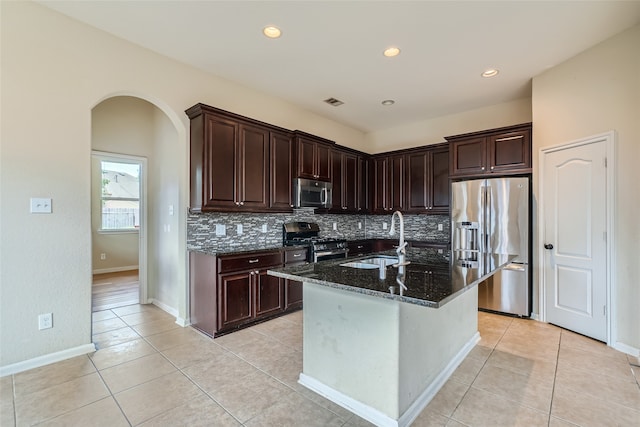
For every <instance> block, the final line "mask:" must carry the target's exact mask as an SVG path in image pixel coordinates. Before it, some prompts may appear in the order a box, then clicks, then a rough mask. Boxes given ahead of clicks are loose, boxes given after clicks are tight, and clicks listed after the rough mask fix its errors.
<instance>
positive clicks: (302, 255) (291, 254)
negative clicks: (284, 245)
mask: <svg viewBox="0 0 640 427" xmlns="http://www.w3.org/2000/svg"><path fill="white" fill-rule="evenodd" d="M308 253H309V250H308V249H307V248H300V249H289V250H285V251H284V263H285V264H294V263H297V262H303V261H307V254H308Z"/></svg>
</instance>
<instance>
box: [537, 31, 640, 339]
mask: <svg viewBox="0 0 640 427" xmlns="http://www.w3.org/2000/svg"><path fill="white" fill-rule="evenodd" d="M532 100H533V134H534V137H533V144H534V146H533V153H534V156H533V159H534V177H535V180H534V197H535V198H536V201H537V200H538V195H539V189H538V184H539V182H538V174H539V164H538V162H539V159H538V156H539V152H540V149H542V148H544V147H550V146H555V145H561V144H563V143H567V142H571V141H574V140H577V139H582V138H585V137H589V136H591V135H596V134H601V133H604V132H607V131H610V130H614V131H615V132H616V134H617V160H616V164H614V165H611V166H612V167H614V168H615V170H616V174H615V175H616V180H617V191H616V194H615V198H616V202H615V207H614V211H615V222H616V230H615V236H614V239H615V240H614V241H615V246H614V251H615V252H614V265H613V272H614V275H615V283H614V286H615V289H616V295H615V296H614V304H615V305H616V317H615V319H614V320H615V324H616V325H617V337H616V336H614V339H615V340H616V342H618V343H622V344H623V345H626V346H630V347H633V348H635V349H636V351H637V350H638V349H640V326H639V325H640V309H639V307H640V281H639V280H638V266H639V265H640V255H639V252H638V250H639V248H640V245H639V244H638V242H640V226H639V225H638V213H639V212H640V191H639V190H638V185H639V184H640V25H636V26H635V27H633V28H632V29H630V30H627V31H625V32H623V33H621V34H619V35H617V36H615V37H612V38H611V39H609V40H606V41H605V42H603V43H601V44H599V45H596V46H594V47H592V48H590V49H588V50H587V51H585V52H583V53H581V54H579V55H577V56H575V57H574V58H572V59H570V60H568V61H566V62H564V63H562V64H560V65H558V66H556V67H554V68H552V69H550V70H548V71H546V72H545V73H543V74H541V75H539V76H537V77H535V78H534V79H533V94H532ZM535 220H536V223H537V218H536V219H535ZM536 223H534V230H536V228H537V227H536V226H535V224H536ZM534 234H535V233H534ZM539 245H540V242H537V241H536V243H535V246H534V247H539ZM534 257H535V264H536V267H537V265H538V264H539V260H538V257H537V252H535V251H534ZM614 344H615V343H614Z"/></svg>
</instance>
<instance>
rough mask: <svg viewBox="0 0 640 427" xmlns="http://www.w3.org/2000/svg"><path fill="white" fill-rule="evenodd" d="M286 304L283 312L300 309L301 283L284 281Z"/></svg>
mask: <svg viewBox="0 0 640 427" xmlns="http://www.w3.org/2000/svg"><path fill="white" fill-rule="evenodd" d="M285 284H286V285H285V286H286V296H285V300H286V304H285V310H292V309H296V308H302V282H300V281H298V280H289V279H287V280H285Z"/></svg>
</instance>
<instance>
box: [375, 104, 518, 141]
mask: <svg viewBox="0 0 640 427" xmlns="http://www.w3.org/2000/svg"><path fill="white" fill-rule="evenodd" d="M530 121H531V98H524V99H518V100H516V101H511V102H505V103H502V104H496V105H489V106H487V107H483V108H478V109H475V110H471V111H465V112H462V113H458V114H451V115H449V116H442V117H436V118H432V119H428V120H423V121H420V122H416V123H412V124H410V125H406V126H399V127H395V128H391V129H386V130H382V131H378V132H372V133H370V134H368V135H367V137H366V147H363V148H362V150H363V151H366V152H368V153H382V152H385V151H391V150H400V149H403V148H410V147H418V146H421V145H429V144H437V143H439V142H444V141H445V139H444V137H445V136H451V135H459V134H463V133H468V132H475V131H479V130H484V129H493V128H498V127H503V126H510V125H515V124H519V123H527V122H530Z"/></svg>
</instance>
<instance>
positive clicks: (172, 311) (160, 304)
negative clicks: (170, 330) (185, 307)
mask: <svg viewBox="0 0 640 427" xmlns="http://www.w3.org/2000/svg"><path fill="white" fill-rule="evenodd" d="M149 303H151V304H153V305H155V306H156V307H158V308H160V309H161V310H162V311H166V312H167V313H169V314H170V315H172V316H173V317H175V318H176V324H178V325H180V326H182V327H183V328H184V327H186V326H189V322H188V321H187V320H186V319H185V318H184V317H180V316H179V314H180V313H178V310H176V309H175V308H173V307H171V306H169V305H167V304H165V303H163V302H162V301H158V300H157V299H154V298H150V299H149Z"/></svg>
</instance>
